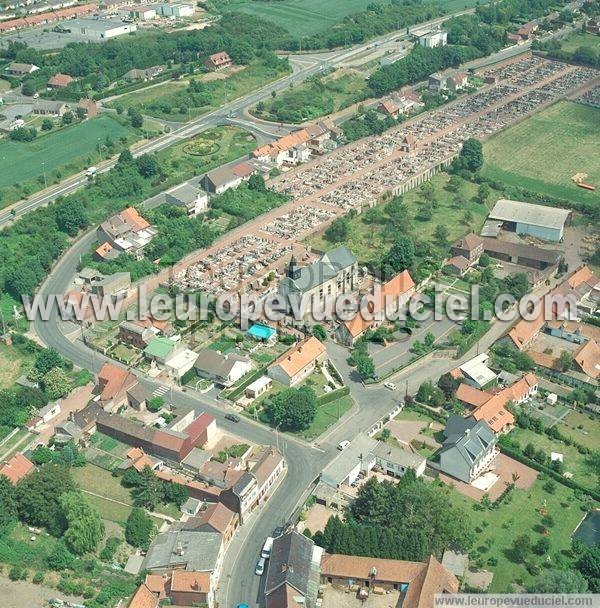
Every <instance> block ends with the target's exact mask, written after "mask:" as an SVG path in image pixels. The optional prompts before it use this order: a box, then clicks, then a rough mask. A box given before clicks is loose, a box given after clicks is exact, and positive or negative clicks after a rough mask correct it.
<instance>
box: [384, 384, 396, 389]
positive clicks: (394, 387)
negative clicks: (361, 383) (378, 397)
mask: <svg viewBox="0 0 600 608" xmlns="http://www.w3.org/2000/svg"><path fill="white" fill-rule="evenodd" d="M383 386H385V388H389V389H390V390H391V391H395V390H396V385H395V384H394V383H393V382H384V383H383Z"/></svg>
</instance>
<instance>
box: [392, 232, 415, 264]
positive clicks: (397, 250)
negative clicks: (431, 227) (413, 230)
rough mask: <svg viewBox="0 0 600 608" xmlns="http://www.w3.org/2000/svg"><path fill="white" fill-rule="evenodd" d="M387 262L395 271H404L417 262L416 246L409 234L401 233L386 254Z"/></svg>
mask: <svg viewBox="0 0 600 608" xmlns="http://www.w3.org/2000/svg"><path fill="white" fill-rule="evenodd" d="M386 261H387V263H388V264H389V265H390V266H391V267H392V269H393V270H394V271H395V272H403V271H404V270H408V269H410V268H411V267H412V265H413V264H414V262H415V246H414V243H413V242H412V239H410V238H409V237H407V236H404V235H400V236H398V238H397V239H396V242H395V243H394V244H393V245H392V248H391V249H390V251H389V253H388V254H387V256H386Z"/></svg>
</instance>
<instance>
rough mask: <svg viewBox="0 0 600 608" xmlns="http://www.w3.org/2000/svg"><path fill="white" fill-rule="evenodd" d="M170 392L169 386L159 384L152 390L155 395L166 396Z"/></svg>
mask: <svg viewBox="0 0 600 608" xmlns="http://www.w3.org/2000/svg"><path fill="white" fill-rule="evenodd" d="M168 392H169V387H168V386H159V387H158V388H155V389H154V391H153V392H152V396H153V397H164V396H165V395H166V394H167V393H168Z"/></svg>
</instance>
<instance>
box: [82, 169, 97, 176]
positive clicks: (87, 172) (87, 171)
mask: <svg viewBox="0 0 600 608" xmlns="http://www.w3.org/2000/svg"><path fill="white" fill-rule="evenodd" d="M96 173H98V167H88V168H87V169H86V170H85V174H86V175H87V177H93V176H94V175H96Z"/></svg>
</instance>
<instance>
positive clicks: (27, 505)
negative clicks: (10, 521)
mask: <svg viewBox="0 0 600 608" xmlns="http://www.w3.org/2000/svg"><path fill="white" fill-rule="evenodd" d="M75 489H76V488H75V482H74V481H73V478H72V476H71V473H70V472H69V469H68V468H66V467H64V466H61V465H57V464H53V463H49V464H45V465H44V466H42V467H41V468H40V469H39V470H37V471H34V472H33V473H31V474H30V475H28V476H27V477H25V479H23V480H22V481H21V482H20V483H19V484H18V485H17V506H18V511H19V517H20V518H21V519H22V520H23V521H25V522H26V523H28V524H29V525H32V526H45V527H46V528H47V529H48V531H49V532H50V533H51V534H54V535H57V536H58V535H60V534H62V533H63V532H64V530H65V527H66V522H65V519H64V516H63V511H62V507H61V505H60V497H61V496H62V495H63V494H64V493H66V492H70V491H72V490H75Z"/></svg>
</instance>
